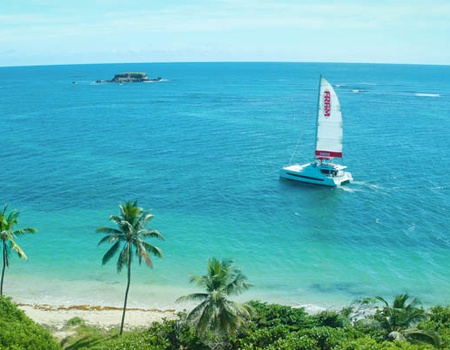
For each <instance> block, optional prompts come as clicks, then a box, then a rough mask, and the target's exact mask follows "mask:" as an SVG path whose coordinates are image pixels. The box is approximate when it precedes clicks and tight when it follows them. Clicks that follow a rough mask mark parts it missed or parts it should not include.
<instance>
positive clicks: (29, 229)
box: [13, 227, 38, 236]
mask: <svg viewBox="0 0 450 350" xmlns="http://www.w3.org/2000/svg"><path fill="white" fill-rule="evenodd" d="M37 232H38V231H37V230H36V229H35V228H32V227H26V228H21V229H19V230H15V231H14V232H13V234H14V235H16V236H17V235H23V234H25V233H37Z"/></svg>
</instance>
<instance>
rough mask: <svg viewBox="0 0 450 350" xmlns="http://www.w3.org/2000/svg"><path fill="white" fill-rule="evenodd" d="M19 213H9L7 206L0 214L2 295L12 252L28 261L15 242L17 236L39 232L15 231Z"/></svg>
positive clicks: (0, 290)
mask: <svg viewBox="0 0 450 350" xmlns="http://www.w3.org/2000/svg"><path fill="white" fill-rule="evenodd" d="M18 217H19V212H18V211H16V210H11V211H10V212H9V213H8V206H7V205H6V204H5V206H4V207H3V211H2V212H0V238H1V240H2V247H3V268H2V277H1V280H0V295H3V280H4V278H5V270H6V268H7V267H9V254H10V252H11V250H14V251H15V252H16V253H17V255H19V258H21V259H25V260H27V259H28V258H27V256H26V255H25V252H24V251H23V250H22V248H20V246H19V245H18V244H17V243H16V242H15V239H16V238H17V236H19V235H22V234H25V233H36V232H37V230H36V229H34V228H22V229H18V230H14V226H15V225H16V224H18V222H19V221H18Z"/></svg>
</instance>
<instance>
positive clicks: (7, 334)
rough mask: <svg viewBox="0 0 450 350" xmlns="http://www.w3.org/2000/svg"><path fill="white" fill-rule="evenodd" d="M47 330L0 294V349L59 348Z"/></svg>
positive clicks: (38, 349) (45, 349)
mask: <svg viewBox="0 0 450 350" xmlns="http://www.w3.org/2000/svg"><path fill="white" fill-rule="evenodd" d="M60 348H61V347H60V345H59V344H58V343H57V342H56V341H55V340H54V339H53V338H52V335H51V334H50V332H49V331H48V330H45V329H44V328H42V327H40V326H39V325H37V324H35V323H34V322H33V321H32V320H31V319H30V318H28V317H27V316H26V315H25V313H24V312H23V311H22V310H19V309H18V308H17V307H16V306H15V305H14V304H13V303H12V302H11V300H10V299H9V298H5V297H3V296H0V349H10V350H22V349H30V350H31V349H33V350H40V349H42V350H52V349H60Z"/></svg>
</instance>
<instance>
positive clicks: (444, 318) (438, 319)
mask: <svg viewBox="0 0 450 350" xmlns="http://www.w3.org/2000/svg"><path fill="white" fill-rule="evenodd" d="M419 328H420V329H423V330H426V331H429V332H436V333H438V334H439V338H440V346H441V348H442V349H450V307H449V306H447V307H443V306H434V307H432V308H431V309H430V310H429V318H428V319H427V320H425V321H423V322H421V323H420V324H419Z"/></svg>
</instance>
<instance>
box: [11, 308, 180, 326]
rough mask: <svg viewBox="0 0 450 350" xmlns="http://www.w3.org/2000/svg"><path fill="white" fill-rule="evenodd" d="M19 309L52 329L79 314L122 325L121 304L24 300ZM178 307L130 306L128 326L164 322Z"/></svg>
mask: <svg viewBox="0 0 450 350" xmlns="http://www.w3.org/2000/svg"><path fill="white" fill-rule="evenodd" d="M16 305H17V306H18V308H19V309H21V310H23V311H24V312H25V314H26V315H27V316H28V317H29V318H31V319H32V320H33V321H34V322H36V323H37V324H39V325H41V326H44V327H46V328H50V329H51V330H53V331H62V330H63V329H64V328H65V326H66V324H67V321H69V320H70V319H72V318H75V317H78V318H80V319H82V320H83V321H84V322H85V324H86V325H89V326H95V327H99V328H102V329H112V328H118V327H120V321H121V317H122V308H118V307H115V306H89V305H73V306H55V305H48V304H23V303H16ZM176 317H177V311H176V310H175V309H167V310H159V309H141V308H127V312H126V315H125V324H124V328H125V329H135V328H141V327H147V326H150V325H151V324H152V323H153V322H161V321H162V320H164V319H175V318H176Z"/></svg>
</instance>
